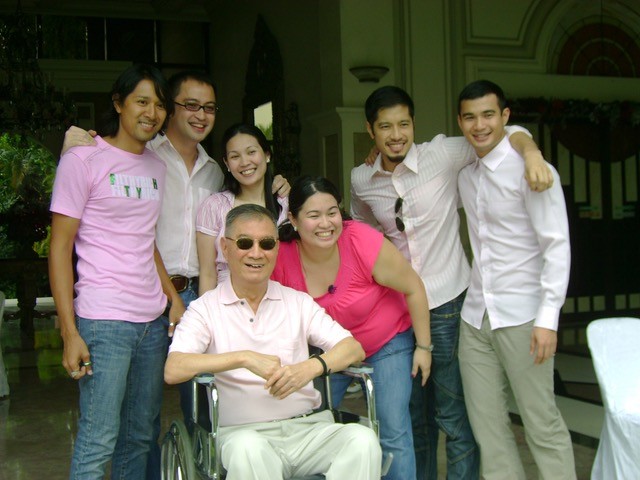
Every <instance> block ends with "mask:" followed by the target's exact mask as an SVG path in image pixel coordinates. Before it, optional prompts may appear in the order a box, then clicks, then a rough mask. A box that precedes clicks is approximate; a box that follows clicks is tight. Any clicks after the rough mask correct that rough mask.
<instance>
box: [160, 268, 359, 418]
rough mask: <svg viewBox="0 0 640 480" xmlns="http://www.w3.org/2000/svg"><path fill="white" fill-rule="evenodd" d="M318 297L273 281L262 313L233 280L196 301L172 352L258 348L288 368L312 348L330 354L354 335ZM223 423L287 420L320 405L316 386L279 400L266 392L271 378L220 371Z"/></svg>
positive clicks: (175, 339) (304, 358)
mask: <svg viewBox="0 0 640 480" xmlns="http://www.w3.org/2000/svg"><path fill="white" fill-rule="evenodd" d="M350 336H351V335H350V334H349V332H348V331H346V330H345V329H344V328H342V327H341V326H340V325H339V324H338V323H336V322H334V321H333V320H332V319H331V317H329V315H327V314H326V313H325V311H324V310H323V309H322V308H320V307H319V306H318V305H317V304H316V303H315V302H314V301H313V299H312V298H311V297H310V296H309V295H307V294H305V293H302V292H297V291H295V290H292V289H291V288H287V287H283V286H282V285H280V284H279V283H277V282H273V281H269V286H268V288H267V293H266V294H265V296H264V298H263V299H262V301H261V302H260V306H259V307H258V311H257V313H254V312H253V310H252V309H251V307H250V306H249V303H248V302H247V301H246V300H244V299H241V298H238V296H237V295H236V294H235V291H234V290H233V286H232V285H231V280H225V281H223V282H222V283H220V284H218V287H217V288H216V289H214V290H210V291H209V292H207V293H205V294H204V295H203V296H202V297H200V298H199V299H197V300H195V301H193V302H191V304H190V305H189V309H188V310H187V311H186V313H185V314H184V316H183V317H182V320H181V321H180V324H179V325H178V327H177V328H176V331H175V333H174V335H173V341H172V342H171V347H170V349H169V351H170V352H183V353H209V354H216V353H227V352H235V351H239V350H252V351H255V352H259V353H264V354H267V355H276V356H278V357H280V362H281V363H282V365H292V364H295V363H299V362H302V361H304V360H306V359H307V358H309V348H308V345H309V344H310V345H314V346H316V347H320V348H321V349H322V350H325V351H326V350H330V349H331V348H333V347H334V345H336V344H337V343H338V342H339V341H340V340H342V339H344V338H347V337H350ZM216 383H217V386H218V392H219V394H220V425H221V426H231V425H244V424H247V423H255V422H268V421H271V420H281V419H285V418H290V417H293V416H296V415H300V414H303V413H307V412H309V411H311V410H313V409H315V408H318V407H319V406H320V393H319V392H318V391H317V390H316V389H315V388H313V383H312V382H310V383H309V384H308V385H307V386H305V387H303V388H302V389H300V390H298V391H297V392H295V393H293V394H291V395H289V396H288V397H287V398H285V399H283V400H279V399H277V398H275V397H273V396H272V395H270V394H269V391H268V390H265V389H264V384H265V380H264V379H263V378H261V377H259V376H258V375H255V374H254V373H252V372H250V371H249V370H247V369H244V368H239V369H235V370H229V371H226V372H219V373H216Z"/></svg>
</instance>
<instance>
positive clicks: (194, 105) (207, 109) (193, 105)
mask: <svg viewBox="0 0 640 480" xmlns="http://www.w3.org/2000/svg"><path fill="white" fill-rule="evenodd" d="M173 103H175V104H176V105H180V106H181V107H184V108H185V109H186V110H189V111H190V112H197V111H199V110H200V109H202V110H204V113H208V114H209V115H215V114H216V112H217V111H218V110H220V107H218V105H216V104H215V103H214V104H213V105H211V104H208V105H200V104H199V103H198V102H185V103H179V102H173Z"/></svg>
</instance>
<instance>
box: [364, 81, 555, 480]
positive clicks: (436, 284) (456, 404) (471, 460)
mask: <svg viewBox="0 0 640 480" xmlns="http://www.w3.org/2000/svg"><path fill="white" fill-rule="evenodd" d="M365 113H366V117H367V129H368V131H369V134H370V135H371V138H372V139H373V140H374V141H375V144H376V147H377V150H378V151H379V152H380V153H379V155H378V156H377V158H376V160H375V163H374V165H373V167H372V168H371V167H369V166H367V165H361V166H359V167H357V168H354V169H353V171H352V172H351V215H352V216H353V218H355V219H357V220H362V221H365V222H366V223H368V224H370V225H372V226H374V227H376V228H378V229H380V230H381V231H382V232H384V234H385V235H386V236H387V237H388V238H389V239H390V240H391V241H392V242H393V243H394V244H395V245H396V247H398V249H399V250H400V251H401V252H402V253H403V255H404V256H405V257H406V258H407V259H408V260H409V261H410V262H411V265H412V266H413V268H414V269H415V270H416V272H418V274H419V275H420V277H421V278H422V280H423V282H424V284H425V287H426V290H427V295H428V299H429V308H430V315H431V338H432V342H433V352H432V361H433V363H432V369H431V376H430V377H429V381H428V383H427V387H426V388H422V387H421V386H420V384H419V383H418V384H417V385H416V384H415V383H414V390H413V394H412V399H411V416H412V428H413V435H414V446H415V452H416V469H417V472H416V474H417V478H418V480H424V479H430V480H435V479H437V478H438V472H437V446H438V434H439V430H442V431H443V432H444V434H445V435H446V437H447V441H446V449H447V478H453V479H464V480H467V479H471V480H472V479H475V478H478V471H479V454H478V449H477V446H476V443H475V441H474V438H473V434H472V431H471V426H470V424H469V420H468V418H467V412H466V409H465V403H464V394H463V389H462V382H461V379H460V370H459V367H458V332H459V325H460V309H461V307H462V301H463V300H464V292H465V290H466V288H467V287H468V285H469V264H468V262H467V259H466V258H465V254H464V251H463V249H462V243H461V242H460V234H459V226H460V220H459V217H458V210H457V209H458V203H459V197H458V188H457V187H458V185H457V178H458V172H459V171H460V169H461V168H463V167H464V166H465V165H467V164H469V163H470V162H472V161H473V158H474V157H475V155H474V152H473V149H472V148H471V146H470V145H469V143H468V142H467V141H466V140H465V139H464V138H463V137H449V138H447V137H445V136H444V135H437V136H436V137H435V138H434V139H433V140H432V141H431V142H425V143H422V144H418V145H416V144H415V143H414V105H413V101H412V99H411V97H410V96H409V94H408V93H407V92H405V91H404V90H402V89H400V88H398V87H395V86H386V87H381V88H379V89H377V90H375V91H374V92H373V93H372V94H371V95H370V96H369V98H368V99H367V101H366V104H365ZM510 128H511V129H512V130H511V131H510V133H511V134H512V136H511V137H510V140H511V141H512V142H514V147H515V148H518V149H519V150H521V151H522V153H523V156H524V157H525V158H527V159H528V162H527V174H528V175H529V176H530V177H531V178H532V180H531V182H530V183H531V185H532V186H531V188H533V189H544V188H546V187H547V182H548V178H547V174H548V173H547V168H546V163H545V162H544V161H543V160H542V156H541V154H540V151H539V150H538V148H537V147H536V145H535V143H534V142H533V141H532V140H531V139H530V137H529V136H528V135H527V134H526V133H523V132H526V130H524V129H520V128H519V127H510ZM523 165H524V164H523ZM427 424H428V426H427Z"/></svg>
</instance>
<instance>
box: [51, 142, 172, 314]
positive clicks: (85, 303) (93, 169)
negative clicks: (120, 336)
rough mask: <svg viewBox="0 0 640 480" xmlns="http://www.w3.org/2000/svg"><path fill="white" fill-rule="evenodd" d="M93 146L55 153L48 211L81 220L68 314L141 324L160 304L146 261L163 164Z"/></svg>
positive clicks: (154, 277)
mask: <svg viewBox="0 0 640 480" xmlns="http://www.w3.org/2000/svg"><path fill="white" fill-rule="evenodd" d="M96 141H97V142H98V146H97V147H94V146H90V147H75V148H72V149H70V150H69V151H68V152H66V153H65V154H64V155H63V156H62V158H61V159H60V164H59V165H58V169H57V172H56V179H55V182H54V187H53V195H52V199H51V211H52V212H54V213H59V214H61V215H66V216H68V217H72V218H76V219H79V220H80V224H79V227H78V232H77V235H76V238H75V247H76V253H77V255H78V266H77V269H78V282H77V283H76V284H75V290H76V293H77V296H76V298H75V300H74V307H75V313H76V314H77V315H79V316H81V317H85V318H90V319H96V320H102V319H104V320H126V321H130V322H148V321H151V320H154V319H156V318H157V317H158V316H160V314H161V313H162V312H163V311H164V308H165V306H166V297H165V295H164V293H163V292H162V287H161V285H160V279H159V277H158V272H157V270H156V266H155V262H154V257H153V252H154V244H155V243H154V242H155V225H156V221H157V219H158V215H159V213H160V207H161V200H162V196H163V187H164V179H165V171H166V166H165V164H164V162H163V161H162V160H160V159H159V158H158V157H157V156H156V155H155V154H154V153H153V152H151V151H150V150H145V151H144V152H143V153H142V154H141V155H136V154H133V153H130V152H126V151H124V150H120V149H118V148H115V147H113V146H111V145H110V144H108V143H107V142H105V141H104V140H103V139H102V138H100V137H96Z"/></svg>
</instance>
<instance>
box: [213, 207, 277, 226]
mask: <svg viewBox="0 0 640 480" xmlns="http://www.w3.org/2000/svg"><path fill="white" fill-rule="evenodd" d="M245 218H250V219H255V220H258V219H261V218H267V219H269V220H271V223H273V227H274V228H278V227H277V226H276V219H275V217H274V216H273V213H271V212H270V211H269V210H267V209H266V208H264V207H263V206H262V205H256V204H254V203H243V204H242V205H238V206H237V207H233V208H232V209H231V210H229V213H227V218H226V219H225V222H224V230H225V232H230V231H232V230H233V224H234V223H235V222H236V221H237V220H240V219H245Z"/></svg>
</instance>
